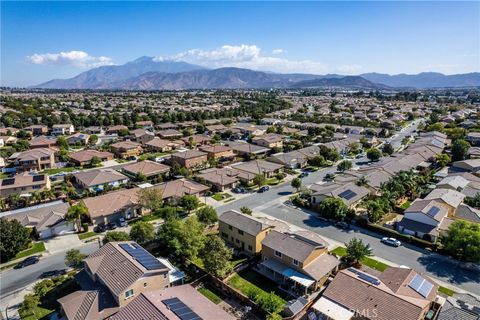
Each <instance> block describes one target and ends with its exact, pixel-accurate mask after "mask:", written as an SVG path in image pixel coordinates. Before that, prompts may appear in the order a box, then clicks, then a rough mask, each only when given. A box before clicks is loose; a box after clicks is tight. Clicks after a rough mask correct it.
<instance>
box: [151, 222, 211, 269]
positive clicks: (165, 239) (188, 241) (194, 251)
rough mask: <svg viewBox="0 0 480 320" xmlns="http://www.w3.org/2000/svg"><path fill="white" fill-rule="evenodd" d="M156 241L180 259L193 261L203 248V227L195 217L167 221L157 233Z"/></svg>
mask: <svg viewBox="0 0 480 320" xmlns="http://www.w3.org/2000/svg"><path fill="white" fill-rule="evenodd" d="M157 238H158V241H159V242H160V244H161V245H162V246H164V247H165V248H167V249H168V250H169V251H170V252H172V253H174V254H175V255H176V256H177V257H178V258H181V259H189V260H192V259H195V258H196V257H197V256H198V253H199V252H200V250H201V249H202V248H203V245H204V242H205V235H204V234H203V225H202V224H201V223H200V222H199V221H198V219H197V218H196V217H189V218H187V219H185V220H179V219H169V220H166V221H165V223H164V224H162V226H161V227H160V229H159V230H158V233H157Z"/></svg>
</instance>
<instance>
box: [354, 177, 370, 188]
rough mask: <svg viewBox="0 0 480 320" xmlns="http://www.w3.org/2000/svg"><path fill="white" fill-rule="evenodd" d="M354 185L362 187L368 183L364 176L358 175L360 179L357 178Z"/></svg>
mask: <svg viewBox="0 0 480 320" xmlns="http://www.w3.org/2000/svg"><path fill="white" fill-rule="evenodd" d="M356 185H357V186H359V187H364V186H366V185H368V180H367V178H365V176H363V177H360V179H358V180H357V182H356Z"/></svg>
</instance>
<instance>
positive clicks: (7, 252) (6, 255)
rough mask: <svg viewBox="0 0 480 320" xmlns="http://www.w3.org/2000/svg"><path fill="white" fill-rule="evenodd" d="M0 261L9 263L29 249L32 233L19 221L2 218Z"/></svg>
mask: <svg viewBox="0 0 480 320" xmlns="http://www.w3.org/2000/svg"><path fill="white" fill-rule="evenodd" d="M0 230H1V232H0V261H1V262H2V263H3V262H7V261H9V260H10V259H12V258H13V257H15V256H16V255H17V253H19V252H20V251H22V250H25V249H27V248H28V244H29V243H30V242H31V241H32V240H31V239H30V232H29V231H28V229H27V228H25V227H24V226H22V224H21V223H20V222H19V221H18V220H7V219H5V218H0Z"/></svg>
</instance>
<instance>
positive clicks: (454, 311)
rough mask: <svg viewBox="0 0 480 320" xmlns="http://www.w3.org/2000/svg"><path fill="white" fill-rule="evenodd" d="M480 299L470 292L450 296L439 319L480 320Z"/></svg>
mask: <svg viewBox="0 0 480 320" xmlns="http://www.w3.org/2000/svg"><path fill="white" fill-rule="evenodd" d="M479 318H480V299H479V298H477V297H475V296H473V295H471V294H468V293H456V294H455V295H454V296H453V297H448V298H447V301H445V303H444V304H443V306H442V309H441V310H440V313H439V314H438V318H437V320H457V319H461V320H478V319H479Z"/></svg>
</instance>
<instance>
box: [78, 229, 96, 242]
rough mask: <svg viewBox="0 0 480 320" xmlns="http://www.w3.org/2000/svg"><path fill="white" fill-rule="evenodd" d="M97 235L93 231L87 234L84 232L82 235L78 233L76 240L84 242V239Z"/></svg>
mask: <svg viewBox="0 0 480 320" xmlns="http://www.w3.org/2000/svg"><path fill="white" fill-rule="evenodd" d="M96 235H97V234H96V233H95V232H93V231H89V232H84V233H80V234H79V235H78V239H80V240H85V239H88V238H91V237H93V236H96Z"/></svg>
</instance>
